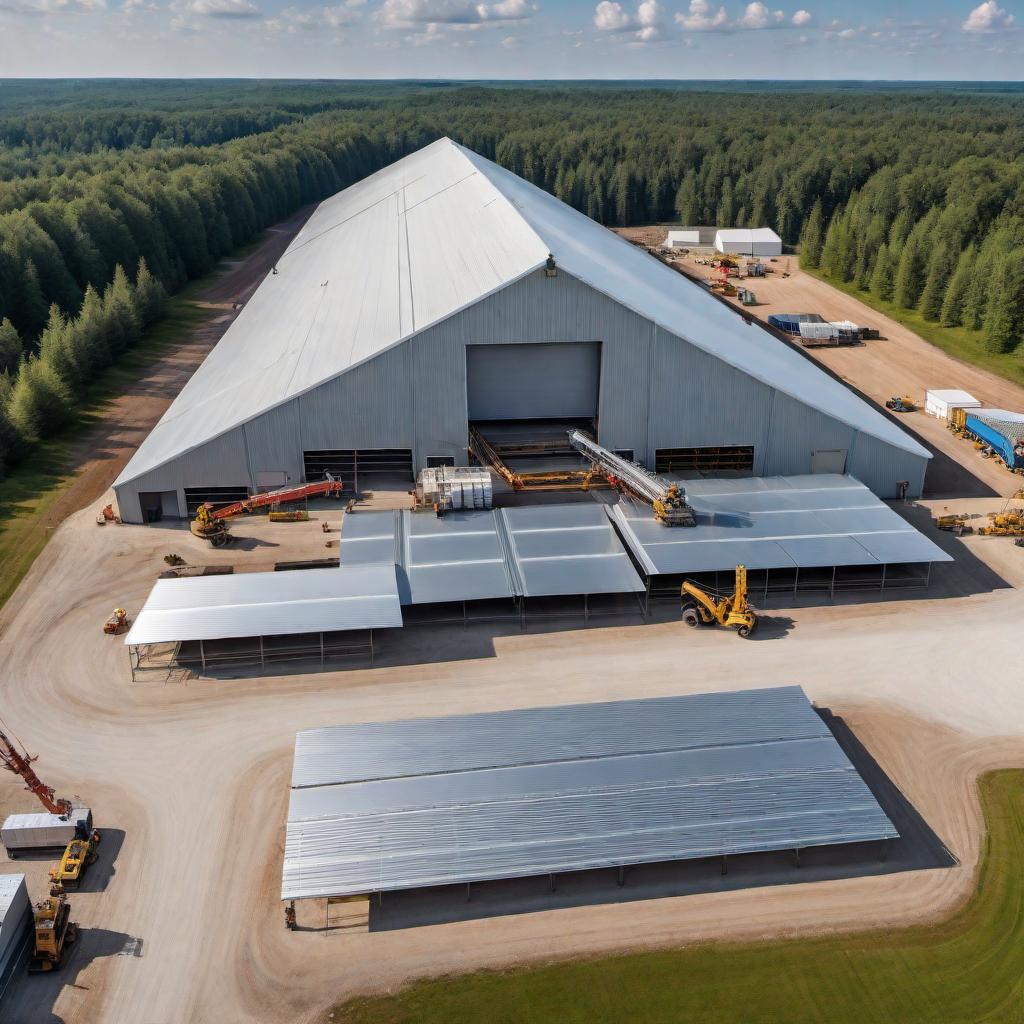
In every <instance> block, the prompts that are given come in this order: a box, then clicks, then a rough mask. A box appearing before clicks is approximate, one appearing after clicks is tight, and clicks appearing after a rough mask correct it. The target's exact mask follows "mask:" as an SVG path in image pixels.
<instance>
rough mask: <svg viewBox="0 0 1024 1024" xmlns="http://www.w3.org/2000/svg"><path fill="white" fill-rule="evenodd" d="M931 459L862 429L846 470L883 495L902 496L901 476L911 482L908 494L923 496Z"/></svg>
mask: <svg viewBox="0 0 1024 1024" xmlns="http://www.w3.org/2000/svg"><path fill="white" fill-rule="evenodd" d="M927 469H928V460H927V459H922V458H918V457H917V456H915V455H912V454H911V453H910V452H905V451H903V450H902V449H900V448H894V447H893V446H892V445H889V444H885V443H884V442H882V441H879V440H878V439H877V438H874V437H872V436H871V435H870V434H864V433H860V432H858V434H857V440H856V442H855V443H854V448H853V451H852V452H850V457H849V460H848V461H847V463H846V471H847V472H848V473H849V474H850V475H851V476H855V477H856V478H857V479H858V480H860V481H861V482H862V483H864V484H865V485H866V486H868V487H870V488H871V490H872V491H874V492H875V494H877V495H878V496H879V497H880V498H898V497H899V496H900V494H899V487H898V486H897V485H898V483H899V481H900V480H907V481H909V483H910V486H909V488H908V489H907V497H908V498H920V497H921V492H922V490H923V489H924V478H925V472H926V471H927Z"/></svg>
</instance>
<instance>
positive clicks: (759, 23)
mask: <svg viewBox="0 0 1024 1024" xmlns="http://www.w3.org/2000/svg"><path fill="white" fill-rule="evenodd" d="M798 14H800V15H801V16H804V15H806V18H804V17H801V19H800V20H799V21H796V20H795V21H794V24H796V25H805V24H806V23H807V21H809V20H810V17H811V16H810V15H809V14H808V13H807V12H806V11H799V12H798ZM675 18H676V23H677V24H678V25H679V27H680V28H681V29H682V30H683V31H684V32H744V31H756V30H758V29H765V28H785V27H786V12H785V11H779V10H775V11H773V10H771V9H770V8H769V7H768V5H767V4H764V3H762V2H761V0H752V2H751V3H748V4H747V5H746V7H744V8H743V13H742V14H741V15H740V16H739V17H738V18H735V19H733V18H730V17H729V14H728V12H727V11H726V9H725V8H724V7H721V6H720V7H717V8H716V7H715V6H714V5H713V4H712V2H711V0H690V6H689V8H688V9H687V10H686V11H680V12H679V13H677V14H676V16H675ZM794 18H795V16H794Z"/></svg>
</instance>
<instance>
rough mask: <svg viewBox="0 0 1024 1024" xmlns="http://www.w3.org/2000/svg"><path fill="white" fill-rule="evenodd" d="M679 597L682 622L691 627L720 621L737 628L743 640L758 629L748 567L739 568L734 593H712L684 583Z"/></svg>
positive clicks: (693, 584) (728, 626) (731, 627)
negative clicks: (749, 591) (751, 605)
mask: <svg viewBox="0 0 1024 1024" xmlns="http://www.w3.org/2000/svg"><path fill="white" fill-rule="evenodd" d="M680 596H681V597H682V598H683V622H685V623H686V624H687V625H688V626H691V627H693V628H696V627H698V626H708V625H710V624H711V623H712V622H717V623H718V624H719V625H720V626H725V627H727V628H728V629H735V630H736V633H737V634H738V635H739V636H741V637H743V638H744V639H747V637H749V636H751V635H752V634H753V633H754V631H755V630H756V629H757V621H758V620H757V616H756V615H755V614H754V610H753V609H752V608H751V607H750V604H749V603H748V602H747V570H746V567H745V566H742V565H737V566H736V586H735V588H734V589H733V592H732V593H731V594H725V595H718V594H711V593H709V592H708V591H706V590H702V589H701V588H700V587H698V586H697V584H696V583H691V582H690V581H689V580H684V581H683V586H682V590H681V592H680ZM687 598H689V600H687Z"/></svg>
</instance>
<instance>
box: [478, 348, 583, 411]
mask: <svg viewBox="0 0 1024 1024" xmlns="http://www.w3.org/2000/svg"><path fill="white" fill-rule="evenodd" d="M600 389H601V343H600V342H599V341H587V342H577V341H572V342H538V343H535V344H525V345H520V344H509V345H467V346H466V399H467V405H468V408H469V419H470V421H471V422H478V423H479V422H486V421H494V420H596V419H597V407H598V397H599V395H600Z"/></svg>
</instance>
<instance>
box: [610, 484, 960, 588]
mask: <svg viewBox="0 0 1024 1024" xmlns="http://www.w3.org/2000/svg"><path fill="white" fill-rule="evenodd" d="M686 495H687V500H688V501H689V503H690V505H691V506H692V507H693V509H694V511H695V512H696V518H697V525H696V526H695V527H692V528H691V529H688V530H666V529H665V527H664V526H662V525H661V524H660V523H658V522H656V521H655V519H654V515H653V513H652V512H651V510H650V509H649V508H647V507H646V506H644V505H640V504H637V503H635V502H630V501H624V502H619V503H618V504H617V505H614V506H611V507H610V508H609V515H610V516H611V517H612V520H613V521H614V523H615V525H616V526H617V527H618V529H619V532H620V533H621V535H622V537H623V538H624V539H625V541H626V543H627V544H628V545H629V548H630V550H631V551H632V552H633V555H634V557H635V558H636V560H637V563H638V564H639V565H640V566H642V568H643V569H644V571H645V572H646V573H647V574H648V575H649V576H657V575H662V574H665V575H677V574H687V573H698V572H716V571H724V570H728V569H732V568H733V567H735V566H736V565H745V566H746V567H747V568H748V569H793V568H814V567H818V568H827V567H831V566H844V565H858V566H859V565H874V566H877V565H893V564H898V563H910V564H913V563H927V562H949V561H952V559H951V558H950V556H949V555H947V554H946V553H945V552H944V551H943V550H942V549H941V548H939V547H938V546H936V545H935V544H934V543H932V541H930V540H928V538H927V537H925V536H923V535H922V534H921V533H919V532H918V531H917V530H915V529H914V527H913V526H911V525H910V523H908V522H907V521H906V520H905V519H903V518H902V517H901V516H900V515H898V514H897V513H896V512H894V511H893V510H892V509H891V508H889V506H888V505H886V504H885V503H884V502H882V501H880V500H879V499H878V498H876V497H875V495H874V494H872V492H871V491H869V490H868V488H867V487H865V486H864V485H863V484H862V483H860V482H859V481H858V480H855V479H854V478H853V477H850V476H839V475H835V474H824V473H823V474H815V475H813V476H795V477H751V478H745V479H738V480H687V481H686Z"/></svg>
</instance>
